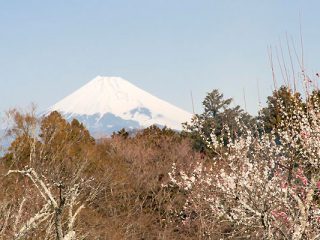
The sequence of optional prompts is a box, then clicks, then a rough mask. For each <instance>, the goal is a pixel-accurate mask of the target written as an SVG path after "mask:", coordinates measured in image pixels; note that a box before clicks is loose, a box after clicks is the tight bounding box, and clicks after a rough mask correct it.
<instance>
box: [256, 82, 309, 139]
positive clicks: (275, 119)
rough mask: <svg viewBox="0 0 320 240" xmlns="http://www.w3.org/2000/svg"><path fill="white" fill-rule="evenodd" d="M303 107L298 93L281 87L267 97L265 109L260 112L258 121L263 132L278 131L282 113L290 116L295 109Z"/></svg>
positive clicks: (303, 104)
mask: <svg viewBox="0 0 320 240" xmlns="http://www.w3.org/2000/svg"><path fill="white" fill-rule="evenodd" d="M305 106H306V105H305V103H303V101H302V99H301V94H300V93H299V92H293V91H292V90H291V89H290V88H288V87H286V86H281V87H280V88H279V89H277V90H275V91H273V93H272V95H271V96H269V97H268V100H267V107H265V108H263V109H262V110H261V111H260V114H259V115H260V116H259V119H260V120H261V122H262V123H263V128H264V131H266V132H267V133H270V132H271V131H272V130H273V129H279V128H280V127H281V123H282V122H283V117H284V116H283V113H284V112H285V113H286V114H288V115H289V116H292V115H293V114H294V111H295V109H296V108H305ZM280 108H282V109H280Z"/></svg>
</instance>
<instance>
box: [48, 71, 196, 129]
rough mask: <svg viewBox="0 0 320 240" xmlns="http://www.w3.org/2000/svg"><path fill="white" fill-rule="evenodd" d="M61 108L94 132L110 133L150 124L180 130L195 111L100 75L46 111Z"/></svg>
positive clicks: (65, 114) (129, 84)
mask: <svg viewBox="0 0 320 240" xmlns="http://www.w3.org/2000/svg"><path fill="white" fill-rule="evenodd" d="M52 111H58V112H60V113H61V114H62V115H63V116H64V117H65V118H66V119H68V120H70V119H72V118H76V119H78V120H79V121H81V122H83V123H84V124H85V125H86V127H87V128H88V129H89V131H90V132H91V133H92V134H93V135H101V134H102V135H110V134H111V133H112V132H114V131H117V130H120V129H121V128H125V129H129V130H130V129H131V130H132V129H141V128H145V127H148V126H150V125H154V124H155V125H158V126H162V127H163V126H167V127H169V128H172V129H175V130H181V129H182V126H181V124H182V123H183V122H187V121H190V120H191V117H192V114H191V113H189V112H187V111H185V110H182V109H180V108H178V107H176V106H174V105H172V104H170V103H169V102H166V101H164V100H162V99H160V98H158V97H155V96H153V95H152V94H150V93H148V92H146V91H144V90H142V89H140V88H139V87H137V86H135V85H133V84H132V83H130V82H128V81H127V80H125V79H123V78H121V77H103V76H97V77H96V78H94V79H93V80H91V81H90V82H88V83H87V84H85V85H84V86H82V87H80V88H79V89H78V90H76V91H74V92H73V93H71V94H70V95H68V96H66V97H65V98H63V99H62V100H60V101H59V102H57V103H56V104H54V105H53V106H51V107H50V108H49V109H48V110H47V111H46V114H48V113H50V112H52Z"/></svg>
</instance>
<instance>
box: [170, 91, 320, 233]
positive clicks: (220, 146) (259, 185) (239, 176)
mask: <svg viewBox="0 0 320 240" xmlns="http://www.w3.org/2000/svg"><path fill="white" fill-rule="evenodd" d="M292 96H294V95H292ZM293 103H294V105H293V106H291V108H290V109H288V108H287V106H286V105H285V103H284V102H283V101H280V100H279V101H278V106H279V113H280V116H281V122H280V125H279V127H278V128H277V129H273V130H272V131H271V133H266V132H264V131H258V130H257V131H252V130H249V129H248V128H247V127H245V125H244V124H241V119H237V124H238V125H239V128H240V130H241V135H236V136H231V134H230V129H229V126H224V129H223V132H224V135H223V136H221V137H217V136H216V135H215V134H214V129H212V134H211V139H205V140H207V145H208V147H209V148H210V149H211V150H212V151H213V153H214V157H213V159H212V164H211V167H208V166H205V164H204V163H203V162H198V163H197V164H196V165H195V167H194V169H193V171H191V172H189V173H186V172H184V171H183V170H177V169H176V166H175V165H173V166H172V172H171V173H170V180H171V183H172V184H174V185H176V186H178V187H179V188H181V189H183V190H184V191H187V192H188V201H187V203H186V206H185V210H186V212H189V213H190V212H193V213H196V216H201V217H203V218H204V219H205V221H203V223H204V228H205V229H206V231H207V232H208V235H210V234H212V233H210V231H212V229H214V228H215V226H217V224H219V223H221V222H223V221H228V222H229V223H231V224H232V226H234V233H233V234H234V235H232V233H230V234H229V235H228V237H230V238H232V237H233V236H235V235H237V234H239V232H242V233H244V232H245V233H246V234H251V235H250V236H251V237H255V238H258V237H262V238H267V239H319V238H320V208H319V204H318V201H319V200H318V199H320V194H319V192H320V169H319V167H320V117H319V116H320V115H319V112H320V111H319V107H317V106H319V105H320V104H314V105H312V104H309V103H305V104H304V105H302V104H300V102H299V101H298V100H296V99H295V98H294V97H293ZM199 124H201V123H199ZM199 129H201V128H199ZM223 139H227V141H223Z"/></svg>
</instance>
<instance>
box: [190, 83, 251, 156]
mask: <svg viewBox="0 0 320 240" xmlns="http://www.w3.org/2000/svg"><path fill="white" fill-rule="evenodd" d="M232 101H233V100H232V98H228V99H224V96H223V94H222V93H219V91H218V90H217V89H214V90H213V91H212V92H210V93H208V94H207V96H206V97H205V99H204V101H203V102H202V104H203V107H204V112H203V113H202V114H196V115H195V116H194V119H193V121H192V123H191V124H188V123H186V124H185V125H184V127H185V132H184V134H187V135H189V136H190V137H191V138H192V139H193V146H194V148H195V149H196V150H197V151H200V152H204V153H210V150H209V149H208V148H207V144H206V140H209V141H210V139H211V134H212V131H213V130H214V132H213V133H214V134H215V135H216V136H217V137H218V138H219V137H221V136H222V131H223V126H224V125H228V126H229V128H230V132H231V135H233V136H235V135H236V134H241V132H240V129H239V127H238V124H237V121H238V120H241V122H242V123H244V124H245V125H246V126H247V127H249V128H250V127H252V126H254V125H255V123H256V121H255V119H254V118H253V117H252V116H250V115H249V114H248V113H246V112H244V111H243V109H241V108H240V106H235V107H232V106H231V103H232ZM203 136H205V138H207V139H206V140H205V139H203ZM223 141H226V140H225V139H223ZM225 143H227V142H225Z"/></svg>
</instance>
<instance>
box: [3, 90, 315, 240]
mask: <svg viewBox="0 0 320 240" xmlns="http://www.w3.org/2000/svg"><path fill="white" fill-rule="evenodd" d="M319 96H320V93H319V91H317V90H314V91H312V92H310V94H309V95H307V97H306V98H304V99H303V98H302V97H301V95H300V94H299V93H298V92H294V91H293V90H292V89H290V88H289V87H285V86H283V87H280V88H279V89H277V90H275V91H274V92H273V95H272V96H270V97H269V98H268V100H267V106H266V107H265V108H264V109H262V110H261V111H260V113H259V115H258V117H252V116H250V115H249V114H248V113H246V112H245V111H243V110H242V109H241V108H240V107H239V106H235V107H234V106H233V107H232V106H231V102H232V99H226V98H224V96H223V94H221V93H219V91H217V90H213V91H212V92H210V93H208V94H207V96H206V98H205V99H204V101H203V106H204V112H203V113H202V114H197V115H195V116H194V118H193V121H192V122H191V123H188V124H187V123H186V124H185V126H184V129H185V130H184V131H182V132H176V131H173V130H170V129H167V128H163V129H160V128H158V127H156V126H152V127H149V128H146V129H145V130H142V131H140V132H138V133H137V134H134V135H130V134H129V133H128V132H126V131H125V130H124V129H123V130H121V131H119V132H116V133H114V134H113V135H112V137H111V138H106V139H94V138H92V137H91V136H90V133H89V132H88V131H87V130H86V129H85V127H84V126H83V125H82V124H81V123H80V122H78V121H77V120H73V121H71V122H68V121H66V120H65V119H64V118H63V117H62V116H61V115H60V114H59V113H58V112H52V113H51V114H50V115H48V116H46V117H43V118H41V119H39V118H37V117H36V115H35V112H34V111H28V112H19V111H16V110H11V111H9V112H8V116H9V117H10V119H11V121H12V122H13V124H12V126H11V128H10V130H9V131H8V132H7V135H8V136H10V137H11V138H12V139H14V140H13V141H12V143H11V145H10V147H9V148H8V149H7V151H6V152H5V155H4V156H3V157H2V159H1V165H0V170H1V182H0V184H1V189H2V191H1V194H0V202H1V204H0V206H1V209H0V219H1V220H0V236H1V238H2V239H59V240H62V239H64V240H67V239H247V238H250V239H257V238H263V239H265V238H266V239H317V238H318V236H319V235H318V234H320V229H319V221H320V209H319V189H320V181H319V180H320V176H319V154H320V147H319V140H320V139H319V136H320V135H319V132H320V127H319V126H320V125H319V123H320V122H319V121H320V119H319V110H320V108H319V107H320V105H319V100H320V98H319Z"/></svg>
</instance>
